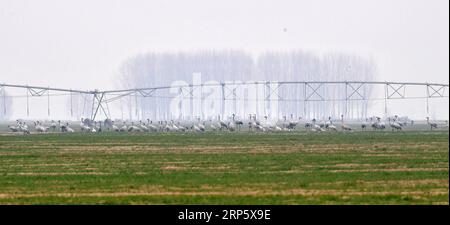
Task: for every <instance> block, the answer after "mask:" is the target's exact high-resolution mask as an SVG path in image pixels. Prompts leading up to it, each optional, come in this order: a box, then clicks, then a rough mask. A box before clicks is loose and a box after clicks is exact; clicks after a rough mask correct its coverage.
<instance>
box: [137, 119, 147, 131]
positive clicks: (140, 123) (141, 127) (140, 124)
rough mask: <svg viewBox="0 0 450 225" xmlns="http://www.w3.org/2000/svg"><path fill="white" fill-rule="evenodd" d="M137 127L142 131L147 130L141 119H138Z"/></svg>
mask: <svg viewBox="0 0 450 225" xmlns="http://www.w3.org/2000/svg"><path fill="white" fill-rule="evenodd" d="M139 128H140V129H141V130H142V131H144V132H148V127H147V126H145V124H143V123H142V120H139Z"/></svg>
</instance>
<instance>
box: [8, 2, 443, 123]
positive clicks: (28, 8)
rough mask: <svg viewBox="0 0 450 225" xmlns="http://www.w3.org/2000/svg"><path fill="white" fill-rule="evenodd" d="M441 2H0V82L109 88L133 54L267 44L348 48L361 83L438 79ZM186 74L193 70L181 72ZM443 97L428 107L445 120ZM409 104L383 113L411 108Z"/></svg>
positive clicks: (19, 106) (256, 53) (256, 48)
mask: <svg viewBox="0 0 450 225" xmlns="http://www.w3.org/2000/svg"><path fill="white" fill-rule="evenodd" d="M448 8H449V2H448V1H445V0H433V1H425V0H413V1H407V0H396V1H388V0H382V1H372V0H365V1H358V0H341V1H332V0H319V1H289V0H284V1H271V0H265V1H255V0H252V1H245V2H241V1H237V0H232V1H206V0H194V1H189V2H185V1H162V0H157V1H139V0H132V1H120V0H115V1H106V0H98V1H54V0H43V1H27V0H15V1H13V0H2V1H0V28H2V35H1V36H0V49H1V51H0V83H7V84H18V85H34V86H43V87H54V88H67V89H79V90H94V89H99V90H112V89H117V88H118V87H120V82H121V81H122V80H120V73H121V72H120V69H121V67H122V66H123V64H124V63H125V62H127V61H128V60H130V59H132V58H134V57H137V56H142V55H146V54H152V53H161V54H167V53H169V54H170V53H179V52H182V53H183V52H185V53H192V52H194V53H195V52H199V51H218V52H220V51H229V50H232V51H243V52H246V53H248V54H249V55H250V56H251V57H252V58H253V59H256V58H258V57H261V56H263V55H264V54H265V53H267V52H295V51H303V52H308V53H311V54H314V55H318V56H323V55H330V54H347V55H354V56H357V57H361V58H363V59H369V60H371V61H373V63H374V65H375V66H376V73H375V74H374V76H373V77H372V79H371V80H369V81H391V82H429V83H445V84H448V83H449V76H448V74H449V42H448V41H449V11H448ZM194 72H203V71H186V73H188V74H191V73H194ZM313 80H314V79H313ZM299 81H303V79H299ZM7 92H8V93H9V94H11V95H23V94H24V92H23V91H21V90H12V89H7ZM447 94H448V93H447ZM443 100H444V101H442V102H438V103H433V104H434V105H435V107H437V109H436V108H434V109H433V110H435V111H436V112H435V115H436V116H437V117H439V118H448V98H444V99H443ZM51 101H52V108H56V109H52V117H59V118H65V117H66V116H67V115H66V114H67V110H63V109H62V108H63V107H66V101H67V100H65V99H63V97H59V98H58V97H56V98H53V99H52V100H51ZM412 102H414V101H411V103H412ZM44 103H45V104H44ZM411 103H410V104H406V105H405V106H402V107H399V109H398V110H396V112H393V113H399V114H404V115H405V114H407V113H409V112H411V110H412V109H413V108H414V105H416V104H415V103H412V104H411ZM30 104H32V106H31V108H32V111H33V113H32V115H33V116H34V117H36V118H47V117H48V116H47V115H46V114H47V109H46V106H45V105H46V104H47V103H46V100H45V99H42V100H41V101H36V102H33V103H30ZM420 104H422V103H420ZM23 105H24V99H23V98H17V99H14V102H13V103H12V108H13V109H12V110H13V111H14V115H13V118H16V117H20V118H24V115H26V114H25V111H24V107H23ZM421 110H422V108H421ZM418 117H422V114H420V115H418Z"/></svg>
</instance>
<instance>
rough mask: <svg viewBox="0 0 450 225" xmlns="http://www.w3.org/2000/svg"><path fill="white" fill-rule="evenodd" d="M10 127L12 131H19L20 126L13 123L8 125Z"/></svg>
mask: <svg viewBox="0 0 450 225" xmlns="http://www.w3.org/2000/svg"><path fill="white" fill-rule="evenodd" d="M8 128H9V129H10V130H11V131H12V132H18V131H19V127H16V126H13V125H8Z"/></svg>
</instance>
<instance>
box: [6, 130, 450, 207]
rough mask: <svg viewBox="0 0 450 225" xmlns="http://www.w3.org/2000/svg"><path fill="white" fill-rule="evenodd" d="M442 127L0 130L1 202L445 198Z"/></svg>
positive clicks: (285, 201) (340, 201) (445, 140)
mask: <svg viewBox="0 0 450 225" xmlns="http://www.w3.org/2000/svg"><path fill="white" fill-rule="evenodd" d="M448 144H449V133H448V131H441V132H352V133H341V132H339V133H320V134H310V133H305V132H300V133H268V134H255V133H239V134H215V133H205V134H194V133H189V134H114V133H103V134H79V133H78V134H77V133H74V134H44V135H30V136H11V135H3V136H0V204H449V148H448Z"/></svg>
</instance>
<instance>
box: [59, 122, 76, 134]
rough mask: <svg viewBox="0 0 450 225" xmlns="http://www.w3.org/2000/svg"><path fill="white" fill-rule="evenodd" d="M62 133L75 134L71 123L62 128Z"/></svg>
mask: <svg viewBox="0 0 450 225" xmlns="http://www.w3.org/2000/svg"><path fill="white" fill-rule="evenodd" d="M60 129H61V132H63V133H73V132H75V131H74V130H73V129H72V128H71V127H69V123H66V124H65V125H62V126H60Z"/></svg>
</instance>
